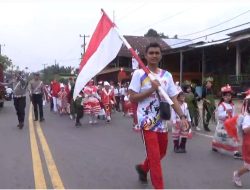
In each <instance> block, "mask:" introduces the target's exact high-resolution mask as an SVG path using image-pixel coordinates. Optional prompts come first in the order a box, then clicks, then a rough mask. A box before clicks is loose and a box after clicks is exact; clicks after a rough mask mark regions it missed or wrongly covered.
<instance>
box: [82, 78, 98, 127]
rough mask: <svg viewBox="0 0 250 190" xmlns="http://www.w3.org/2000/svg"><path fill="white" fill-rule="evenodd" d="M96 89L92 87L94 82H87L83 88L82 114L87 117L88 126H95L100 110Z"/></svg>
mask: <svg viewBox="0 0 250 190" xmlns="http://www.w3.org/2000/svg"><path fill="white" fill-rule="evenodd" d="M97 90H98V89H97V87H96V86H95V85H94V80H91V81H89V82H88V84H87V85H86V86H85V88H84V90H83V93H84V97H85V98H84V100H83V106H84V112H85V113H86V114H88V115H89V124H96V123H97V120H96V117H97V115H98V113H99V112H100V110H101V107H100V103H99V100H98V99H100V96H99V95H98V93H97Z"/></svg>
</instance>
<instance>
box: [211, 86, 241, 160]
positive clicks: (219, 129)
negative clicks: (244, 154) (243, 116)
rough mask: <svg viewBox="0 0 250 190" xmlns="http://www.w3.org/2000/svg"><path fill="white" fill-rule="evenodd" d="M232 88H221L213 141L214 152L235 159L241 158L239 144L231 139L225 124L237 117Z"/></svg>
mask: <svg viewBox="0 0 250 190" xmlns="http://www.w3.org/2000/svg"><path fill="white" fill-rule="evenodd" d="M232 93H233V91H232V88H231V86H230V85H226V86H223V87H222V88H221V100H220V102H219V104H218V109H217V113H218V123H217V126H216V129H215V134H214V137H213V141H212V150H213V151H215V152H218V151H219V152H222V153H227V154H232V155H234V158H235V159H237V158H241V154H240V152H239V143H238V142H237V141H235V140H234V139H233V138H231V137H229V136H228V134H227V131H226V129H225V125H224V122H225V120H226V119H228V118H232V117H234V116H235V107H234V103H233V101H232Z"/></svg>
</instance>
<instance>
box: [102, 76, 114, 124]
mask: <svg viewBox="0 0 250 190" xmlns="http://www.w3.org/2000/svg"><path fill="white" fill-rule="evenodd" d="M104 86H110V85H109V83H108V82H107V81H105V82H104ZM101 100H102V103H103V105H104V109H105V112H106V118H107V121H108V122H109V121H110V120H111V110H112V106H113V105H115V95H114V91H113V90H112V89H111V88H109V89H108V90H107V89H106V88H103V89H102V94H101Z"/></svg>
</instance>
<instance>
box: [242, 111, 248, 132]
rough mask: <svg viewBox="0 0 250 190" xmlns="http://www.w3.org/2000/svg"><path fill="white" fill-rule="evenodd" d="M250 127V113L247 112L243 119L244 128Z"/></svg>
mask: <svg viewBox="0 0 250 190" xmlns="http://www.w3.org/2000/svg"><path fill="white" fill-rule="evenodd" d="M248 127H250V114H246V115H245V116H244V119H243V123H242V129H246V128H248Z"/></svg>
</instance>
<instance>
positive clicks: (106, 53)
mask: <svg viewBox="0 0 250 190" xmlns="http://www.w3.org/2000/svg"><path fill="white" fill-rule="evenodd" d="M121 46H122V40H121V39H120V37H119V35H118V34H117V32H116V31H115V30H114V28H111V29H110V31H109V32H108V34H107V35H106V36H105V37H104V38H103V40H102V41H101V43H100V45H99V47H98V48H97V50H96V51H95V53H94V54H93V55H92V56H91V57H90V58H89V60H88V61H87V63H86V64H85V65H84V66H83V68H82V70H81V72H80V73H79V75H78V77H77V80H76V84H75V90H74V99H75V98H76V97H77V96H78V94H79V93H80V91H81V90H82V88H83V87H84V86H85V85H86V84H87V82H88V81H90V80H91V79H92V78H93V77H94V76H95V75H96V74H98V73H99V72H100V71H102V70H103V69H104V68H105V67H106V66H107V65H108V64H109V63H110V62H111V61H112V60H113V59H114V58H115V57H116V55H117V54H118V52H119V50H120V48H121Z"/></svg>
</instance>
